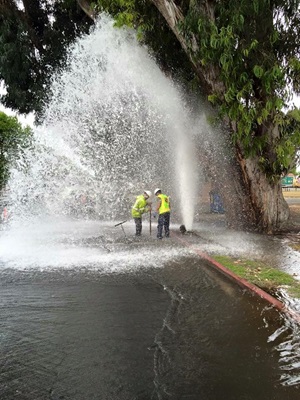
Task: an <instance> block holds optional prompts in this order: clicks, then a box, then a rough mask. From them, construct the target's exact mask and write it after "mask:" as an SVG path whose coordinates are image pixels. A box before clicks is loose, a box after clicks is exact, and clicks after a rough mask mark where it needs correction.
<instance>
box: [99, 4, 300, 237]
mask: <svg viewBox="0 0 300 400" xmlns="http://www.w3.org/2000/svg"><path fill="white" fill-rule="evenodd" d="M299 4H300V1H298V0H230V1H225V0H224V1H222V0H198V1H194V0H148V1H147V0H145V1H138V0H114V1H106V0H98V5H99V9H100V10H107V11H109V12H111V13H112V14H113V15H114V16H115V18H116V20H117V24H122V23H126V24H129V25H132V26H134V27H136V28H137V29H138V30H139V31H142V32H144V39H145V40H146V41H148V43H149V44H150V45H151V44H153V43H155V42H156V41H155V36H156V35H159V34H160V31H161V28H162V24H161V19H159V18H157V21H159V23H153V10H152V9H151V12H149V10H150V8H151V7H150V6H151V5H152V6H155V7H156V9H157V10H158V12H159V15H160V16H163V17H164V20H165V24H166V25H167V26H168V27H169V28H170V30H171V31H172V32H173V34H174V40H176V41H177V42H178V43H180V45H181V48H182V49H183V50H184V52H185V53H186V55H187V56H188V58H189V60H190V62H191V65H192V66H193V68H194V71H195V72H196V74H197V76H198V78H199V81H200V85H201V88H202V90H203V91H204V92H205V94H206V95H207V98H208V99H209V101H210V102H211V103H213V105H214V106H215V107H216V109H217V110H218V112H219V116H220V118H221V120H222V122H223V126H224V129H223V130H222V132H223V134H224V135H225V136H227V137H229V138H230V140H231V142H232V144H233V146H234V152H235V162H233V163H232V165H231V169H230V172H229V173H228V174H227V176H226V175H225V176H223V177H222V178H221V179H223V180H225V184H224V185H221V186H220V187H219V190H220V191H221V194H222V196H223V200H224V202H225V207H226V210H227V214H228V216H229V219H230V220H232V221H234V222H235V224H242V225H243V226H247V227H249V228H252V229H253V228H254V229H258V230H261V231H267V232H272V231H274V230H276V229H279V228H281V227H282V226H283V224H284V223H285V222H286V220H287V219H288V216H289V209H288V206H287V204H286V202H285V200H284V198H283V195H282V190H281V186H280V177H281V175H282V174H284V173H285V172H286V171H287V170H288V169H289V168H290V166H291V165H292V163H293V162H294V159H295V154H296V150H297V148H298V147H299V142H300V128H299V119H298V118H297V117H296V116H295V113H291V112H290V113H286V112H284V110H285V109H286V107H287V103H288V101H289V100H290V99H291V95H292V93H299V91H300V90H299V88H300V85H299V84H300V75H299V72H300V62H299V54H300V52H299V50H300V48H299V47H300V42H299V39H298V38H299V34H300V12H299ZM168 37H169V36H168ZM229 179H230V180H231V184H229V185H228V184H227V181H228V180H229ZM229 187H230V190H228V188H229Z"/></svg>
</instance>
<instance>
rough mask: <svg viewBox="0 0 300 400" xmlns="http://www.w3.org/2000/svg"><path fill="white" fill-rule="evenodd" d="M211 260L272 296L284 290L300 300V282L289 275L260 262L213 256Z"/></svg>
mask: <svg viewBox="0 0 300 400" xmlns="http://www.w3.org/2000/svg"><path fill="white" fill-rule="evenodd" d="M213 258H214V259H215V260H216V261H218V262H219V263H220V264H222V265H224V266H225V267H226V268H228V269H229V270H230V271H232V272H234V273H235V274H236V275H238V276H239V277H241V278H244V279H246V280H247V281H248V282H251V283H253V284H254V285H256V286H258V287H260V288H261V289H263V290H265V291H266V292H267V293H270V294H272V295H274V293H276V292H277V290H278V289H279V288H285V290H286V291H287V292H288V294H289V295H290V296H291V297H294V298H298V299H300V282H299V281H298V280H296V279H295V278H293V277H292V276H291V275H290V274H288V273H286V272H283V271H280V270H278V269H275V268H272V267H270V266H268V265H266V264H264V263H263V262H261V261H253V260H245V259H239V258H235V257H229V256H223V255H215V256H213Z"/></svg>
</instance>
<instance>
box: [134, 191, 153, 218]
mask: <svg viewBox="0 0 300 400" xmlns="http://www.w3.org/2000/svg"><path fill="white" fill-rule="evenodd" d="M148 211H149V207H148V203H147V201H146V199H145V197H144V196H143V195H140V196H138V197H137V198H136V200H135V203H134V205H133V207H132V210H131V215H132V217H133V218H141V216H142V214H144V213H145V212H148Z"/></svg>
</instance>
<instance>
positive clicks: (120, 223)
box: [115, 220, 127, 239]
mask: <svg viewBox="0 0 300 400" xmlns="http://www.w3.org/2000/svg"><path fill="white" fill-rule="evenodd" d="M125 222H127V220H126V221H123V222H119V223H118V224H116V225H115V227H116V226H120V225H121V228H122V231H123V232H124V235H125V238H126V239H127V236H126V233H125V230H124V228H123V224H125Z"/></svg>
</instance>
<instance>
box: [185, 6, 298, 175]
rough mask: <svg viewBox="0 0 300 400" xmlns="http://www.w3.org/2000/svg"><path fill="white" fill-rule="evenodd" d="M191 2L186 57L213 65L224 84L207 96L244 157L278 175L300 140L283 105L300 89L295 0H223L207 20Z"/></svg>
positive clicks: (208, 65)
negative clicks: (225, 120)
mask: <svg viewBox="0 0 300 400" xmlns="http://www.w3.org/2000/svg"><path fill="white" fill-rule="evenodd" d="M190 4H191V6H190V8H189V10H188V13H187V15H186V17H185V20H184V22H183V23H182V24H181V25H180V29H181V32H182V33H183V35H184V36H185V38H186V40H187V42H188V45H189V51H190V54H191V58H192V59H193V60H194V62H195V63H199V64H201V65H202V67H203V70H204V71H205V70H209V69H210V68H211V67H212V66H213V67H214V68H216V69H217V70H218V71H219V79H220V81H221V82H222V83H223V84H224V86H223V87H224V90H218V91H217V90H216V91H215V92H213V93H210V95H209V97H208V99H209V101H211V102H212V103H213V104H214V105H215V106H217V107H218V108H219V111H220V116H221V118H223V117H229V119H230V121H231V122H232V126H234V127H235V129H234V136H233V141H234V143H236V144H237V145H239V146H240V148H241V149H242V150H243V153H244V155H245V157H258V158H259V160H260V166H261V168H262V169H263V171H264V172H265V173H266V174H267V176H268V177H269V178H270V180H275V181H276V180H278V179H279V176H280V175H281V173H282V172H284V171H286V170H287V169H288V168H289V167H290V164H291V160H293V158H294V157H295V150H296V149H297V147H298V146H299V127H300V125H299V121H297V120H296V119H295V118H293V116H292V115H291V114H290V115H285V113H284V112H283V109H284V107H285V106H286V104H287V101H288V100H289V99H290V98H291V93H292V91H296V92H298V93H299V89H300V74H299V72H300V61H299V54H300V52H299V50H300V46H299V40H298V37H299V34H300V12H299V4H300V2H299V1H286V0H282V1H280V0H278V1H274V2H271V1H270V0H260V1H258V0H252V1H251V0H232V1H230V2H226V1H220V2H216V4H215V8H214V14H211V17H210V18H209V17H208V14H207V11H206V10H205V9H204V8H203V9H202V8H201V5H200V6H199V5H198V4H196V3H195V2H193V3H190ZM195 40H196V42H197V44H198V48H197V50H196V51H195ZM277 126H278V127H279V133H278V132H277Z"/></svg>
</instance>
